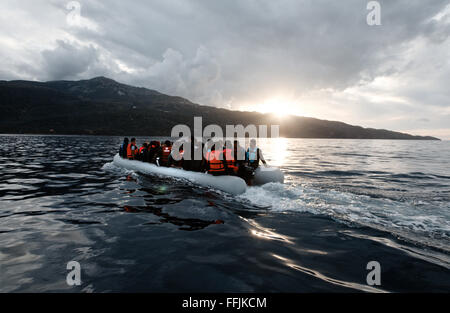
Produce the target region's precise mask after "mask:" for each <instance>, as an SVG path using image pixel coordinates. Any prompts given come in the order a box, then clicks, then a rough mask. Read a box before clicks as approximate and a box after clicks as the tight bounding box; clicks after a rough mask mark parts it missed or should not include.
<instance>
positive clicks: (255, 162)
mask: <svg viewBox="0 0 450 313" xmlns="http://www.w3.org/2000/svg"><path fill="white" fill-rule="evenodd" d="M245 161H246V163H247V165H249V166H251V167H252V168H253V169H257V168H258V167H259V161H261V162H262V163H263V164H264V165H265V166H267V163H266V160H264V157H263V154H262V151H261V149H259V148H258V147H257V146H256V139H252V140H250V147H249V148H248V149H247V152H246V153H245Z"/></svg>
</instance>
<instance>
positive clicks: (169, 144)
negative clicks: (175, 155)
mask: <svg viewBox="0 0 450 313" xmlns="http://www.w3.org/2000/svg"><path fill="white" fill-rule="evenodd" d="M164 144H165V145H166V146H168V147H170V146H171V145H172V143H171V142H170V140H166V141H165V142H164Z"/></svg>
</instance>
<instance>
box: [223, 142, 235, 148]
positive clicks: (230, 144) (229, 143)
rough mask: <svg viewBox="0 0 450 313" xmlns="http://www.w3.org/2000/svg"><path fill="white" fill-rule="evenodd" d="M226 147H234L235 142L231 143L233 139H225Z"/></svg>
mask: <svg viewBox="0 0 450 313" xmlns="http://www.w3.org/2000/svg"><path fill="white" fill-rule="evenodd" d="M225 148H226V149H233V144H232V143H231V140H227V141H225Z"/></svg>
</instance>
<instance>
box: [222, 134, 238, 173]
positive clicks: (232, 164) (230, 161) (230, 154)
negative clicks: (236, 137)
mask: <svg viewBox="0 0 450 313" xmlns="http://www.w3.org/2000/svg"><path fill="white" fill-rule="evenodd" d="M234 155H235V154H234V148H233V144H232V143H231V141H229V140H227V141H226V142H225V146H224V147H223V157H224V161H225V163H226V165H227V174H228V175H237V172H238V166H237V163H236V158H235V156H234Z"/></svg>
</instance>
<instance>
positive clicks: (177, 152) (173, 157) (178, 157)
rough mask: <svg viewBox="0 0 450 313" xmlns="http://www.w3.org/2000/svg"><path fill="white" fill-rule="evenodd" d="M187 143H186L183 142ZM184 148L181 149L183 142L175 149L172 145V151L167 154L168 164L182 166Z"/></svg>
mask: <svg viewBox="0 0 450 313" xmlns="http://www.w3.org/2000/svg"><path fill="white" fill-rule="evenodd" d="M184 144H187V143H184ZM183 155H184V150H183V144H181V145H180V146H179V147H178V149H176V148H175V147H174V146H172V151H171V153H170V155H169V162H168V166H174V167H183V163H184V159H183Z"/></svg>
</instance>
